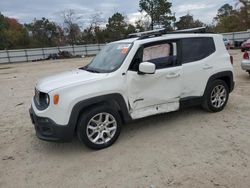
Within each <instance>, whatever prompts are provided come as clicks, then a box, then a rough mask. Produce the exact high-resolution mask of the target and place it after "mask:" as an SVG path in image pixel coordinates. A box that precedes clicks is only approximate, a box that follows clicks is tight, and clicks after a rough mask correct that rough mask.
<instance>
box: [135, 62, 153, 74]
mask: <svg viewBox="0 0 250 188" xmlns="http://www.w3.org/2000/svg"><path fill="white" fill-rule="evenodd" d="M155 69H156V68H155V64H153V63H150V62H142V63H140V65H139V74H154V73H155Z"/></svg>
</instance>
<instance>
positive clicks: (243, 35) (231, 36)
mask: <svg viewBox="0 0 250 188" xmlns="http://www.w3.org/2000/svg"><path fill="white" fill-rule="evenodd" d="M222 35H223V37H224V38H226V39H228V40H231V41H233V43H234V45H235V46H236V47H238V46H239V45H240V44H241V43H242V42H244V41H245V40H247V39H250V31H249V30H248V31H239V32H232V33H222Z"/></svg>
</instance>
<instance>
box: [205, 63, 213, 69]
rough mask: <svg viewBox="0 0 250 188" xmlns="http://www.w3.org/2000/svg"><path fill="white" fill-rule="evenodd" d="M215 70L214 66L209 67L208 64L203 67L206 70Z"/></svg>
mask: <svg viewBox="0 0 250 188" xmlns="http://www.w3.org/2000/svg"><path fill="white" fill-rule="evenodd" d="M212 68H213V66H212V65H208V64H205V65H204V66H203V69H204V70H208V69H212Z"/></svg>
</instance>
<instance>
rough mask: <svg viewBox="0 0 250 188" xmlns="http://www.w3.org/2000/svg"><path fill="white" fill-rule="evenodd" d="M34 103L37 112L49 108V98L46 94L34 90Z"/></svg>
mask: <svg viewBox="0 0 250 188" xmlns="http://www.w3.org/2000/svg"><path fill="white" fill-rule="evenodd" d="M34 101H35V104H36V107H37V108H38V109H39V110H45V109H46V108H47V107H48V106H49V103H50V98H49V95H48V94H47V93H43V92H40V91H38V90H37V89H36V90H35V96H34Z"/></svg>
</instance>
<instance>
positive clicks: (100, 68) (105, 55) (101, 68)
mask: <svg viewBox="0 0 250 188" xmlns="http://www.w3.org/2000/svg"><path fill="white" fill-rule="evenodd" d="M130 47H131V43H111V44H107V45H106V46H105V47H104V48H103V49H102V50H101V51H100V53H99V54H98V55H97V56H96V57H95V58H94V59H93V60H92V61H91V63H90V64H89V65H87V66H86V67H84V68H82V69H84V70H87V71H90V72H96V73H106V72H113V71H115V70H117V69H118V68H119V67H120V66H121V64H122V63H123V61H124V59H125V57H126V56H127V54H128V52H129V50H130Z"/></svg>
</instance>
